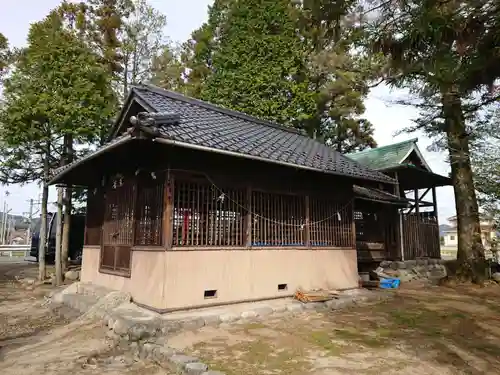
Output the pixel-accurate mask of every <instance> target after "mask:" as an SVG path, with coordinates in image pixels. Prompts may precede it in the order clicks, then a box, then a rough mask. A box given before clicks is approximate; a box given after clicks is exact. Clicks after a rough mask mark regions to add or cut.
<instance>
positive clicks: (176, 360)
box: [169, 354, 198, 368]
mask: <svg viewBox="0 0 500 375" xmlns="http://www.w3.org/2000/svg"><path fill="white" fill-rule="evenodd" d="M169 361H170V362H172V363H173V364H175V365H176V366H179V367H182V368H185V366H186V365H187V364H188V363H194V362H198V358H196V357H191V356H189V355H184V354H174V355H173V356H171V357H170V359H169Z"/></svg>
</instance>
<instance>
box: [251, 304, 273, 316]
mask: <svg viewBox="0 0 500 375" xmlns="http://www.w3.org/2000/svg"><path fill="white" fill-rule="evenodd" d="M253 311H254V312H255V313H256V314H257V316H267V315H271V314H272V313H273V312H274V311H273V308H272V307H270V306H262V307H257V308H255V309H253Z"/></svg>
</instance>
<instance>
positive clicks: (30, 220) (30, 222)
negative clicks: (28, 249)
mask: <svg viewBox="0 0 500 375" xmlns="http://www.w3.org/2000/svg"><path fill="white" fill-rule="evenodd" d="M29 202H30V209H29V212H28V230H27V231H26V243H27V244H28V245H31V226H32V225H33V206H34V204H35V200H34V199H33V198H31V199H30V200H29Z"/></svg>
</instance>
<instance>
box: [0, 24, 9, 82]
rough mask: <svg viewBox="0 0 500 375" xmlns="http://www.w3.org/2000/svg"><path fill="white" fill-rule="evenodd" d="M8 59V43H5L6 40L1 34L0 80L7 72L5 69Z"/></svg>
mask: <svg viewBox="0 0 500 375" xmlns="http://www.w3.org/2000/svg"><path fill="white" fill-rule="evenodd" d="M9 57H10V52H9V42H8V41H7V38H6V37H5V36H4V35H3V34H2V33H0V79H1V78H2V75H3V74H4V73H5V71H6V70H7V67H8V65H9Z"/></svg>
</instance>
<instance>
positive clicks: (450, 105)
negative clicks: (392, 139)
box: [442, 92, 486, 283]
mask: <svg viewBox="0 0 500 375" xmlns="http://www.w3.org/2000/svg"><path fill="white" fill-rule="evenodd" d="M442 104H443V113H444V118H445V130H446V135H447V141H448V152H449V154H450V164H451V178H452V182H453V189H454V191H455V207H456V210H457V231H458V253H457V259H458V262H459V270H458V273H457V277H459V278H461V279H462V280H464V281H465V280H471V281H474V282H478V283H481V282H482V281H483V280H484V278H485V276H486V272H485V271H486V262H485V258H484V248H483V244H482V242H481V229H480V225H479V207H478V204H477V199H476V191H475V189H474V180H473V174H472V168H471V162H470V152H469V138H468V134H467V130H466V127H465V118H464V115H463V109H462V103H461V101H460V98H459V96H458V94H456V93H454V92H447V93H444V94H443V99H442Z"/></svg>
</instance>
